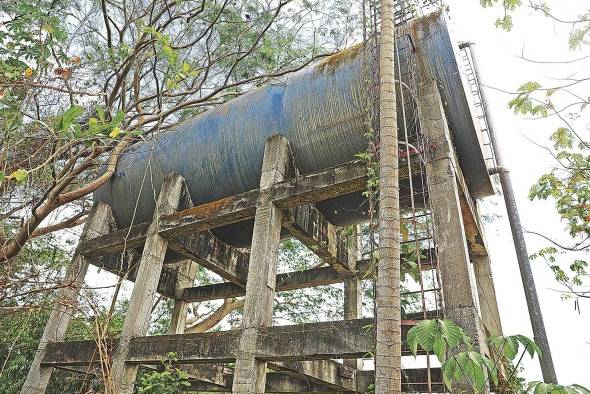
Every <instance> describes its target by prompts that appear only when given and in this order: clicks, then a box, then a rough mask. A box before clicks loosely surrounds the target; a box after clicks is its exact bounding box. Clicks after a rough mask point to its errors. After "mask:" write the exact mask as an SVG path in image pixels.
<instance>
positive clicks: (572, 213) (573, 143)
mask: <svg viewBox="0 0 590 394" xmlns="http://www.w3.org/2000/svg"><path fill="white" fill-rule="evenodd" d="M481 4H482V6H484V7H490V6H495V5H498V6H500V7H502V9H503V11H504V18H506V23H505V24H504V22H502V21H500V22H498V23H497V24H498V25H500V26H501V27H503V28H505V29H506V30H510V27H511V26H512V18H511V14H513V13H514V11H516V10H517V9H518V8H519V7H527V8H529V9H531V10H533V11H534V12H537V13H540V14H541V15H543V16H544V17H546V19H547V21H548V22H553V23H555V24H557V25H560V26H566V27H568V28H569V29H570V34H569V37H568V42H567V45H568V46H569V49H570V50H571V51H575V52H578V51H584V52H585V53H584V56H582V57H577V58H575V59H574V60H573V61H571V60H564V61H563V62H560V61H558V60H552V61H549V62H547V64H559V63H563V64H564V65H565V64H577V62H579V61H583V60H584V59H587V57H588V56H587V51H588V48H589V44H590V43H589V41H588V33H590V9H588V11H586V12H583V13H582V14H580V15H576V14H573V15H572V12H569V15H567V14H568V11H569V10H568V9H567V7H555V8H556V9H555V10H554V9H551V8H550V7H549V6H548V5H547V4H546V3H544V2H541V1H529V2H527V3H524V4H520V1H516V0H515V1H502V2H500V1H496V0H481ZM564 14H565V15H567V16H565V15H564ZM508 19H509V22H508ZM523 59H524V60H525V61H533V60H529V59H527V58H526V57H524V55H523ZM535 62H536V63H544V61H543V60H540V61H535ZM573 75H575V76H570V77H566V78H561V76H559V77H558V78H551V77H550V78H549V80H550V81H551V83H552V86H549V87H546V86H543V85H542V84H541V83H539V82H536V81H529V82H526V83H523V84H522V85H521V86H520V87H519V88H518V89H517V91H516V93H515V97H514V98H513V99H512V100H510V102H509V103H508V106H509V108H511V109H512V110H513V111H514V113H515V114H520V115H523V116H528V117H529V118H530V119H531V120H537V119H547V120H554V121H555V122H557V123H558V126H557V127H556V128H555V130H554V131H553V133H551V135H550V138H549V144H550V145H549V146H544V147H543V148H544V149H545V150H546V151H547V152H548V153H549V154H550V155H552V156H553V158H554V159H555V166H554V168H553V169H552V170H551V171H548V172H547V173H545V174H543V175H542V176H541V177H540V178H539V179H538V180H537V181H536V182H535V184H533V186H532V187H531V189H530V192H529V198H530V199H531V200H551V201H553V202H554V204H555V208H556V211H557V213H558V214H559V216H560V218H561V220H562V222H563V223H564V225H565V229H566V231H567V234H568V235H569V237H570V239H571V240H569V241H565V242H563V241H561V240H559V241H558V240H555V239H553V238H550V237H547V236H545V235H543V234H538V233H535V232H533V231H531V232H533V233H535V234H537V235H539V236H541V237H543V238H545V239H546V240H547V241H549V242H550V245H548V246H547V247H544V248H542V249H540V250H539V251H538V252H537V253H535V254H533V255H532V256H531V258H532V259H539V260H543V261H545V263H546V264H547V265H548V266H549V268H550V269H551V270H552V272H553V274H554V276H555V278H556V280H557V281H558V282H559V283H560V284H562V285H563V286H564V291H563V293H562V294H563V297H564V298H566V299H567V298H573V299H574V301H575V305H576V307H577V306H578V302H579V300H580V299H585V298H590V287H589V286H590V275H589V273H588V262H587V261H586V259H585V255H584V254H585V252H586V251H587V249H588V248H589V247H590V243H589V240H590V141H589V140H588V135H587V130H585V129H584V126H585V125H584V121H580V120H582V119H583V117H584V116H587V115H588V112H587V111H588V104H590V94H588V91H589V88H588V83H589V82H590V78H588V75H587V67H585V68H581V69H580V71H579V72H577V73H574V74H573ZM570 256H571V257H570ZM566 258H567V259H569V261H567V260H566V262H565V263H564V262H563V260H565V259H566Z"/></svg>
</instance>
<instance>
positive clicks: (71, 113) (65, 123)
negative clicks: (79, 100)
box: [59, 105, 84, 132]
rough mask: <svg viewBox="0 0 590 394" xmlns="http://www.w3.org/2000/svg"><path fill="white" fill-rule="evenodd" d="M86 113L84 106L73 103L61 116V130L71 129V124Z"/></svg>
mask: <svg viewBox="0 0 590 394" xmlns="http://www.w3.org/2000/svg"><path fill="white" fill-rule="evenodd" d="M83 113H84V107H82V106H80V105H73V106H71V107H70V108H69V109H68V110H67V111H66V112H64V114H63V115H62V116H61V122H60V126H59V130H60V131H61V132H66V131H68V130H70V126H71V125H72V124H73V123H74V122H75V121H76V120H77V119H78V118H79V117H80V116H82V114H83Z"/></svg>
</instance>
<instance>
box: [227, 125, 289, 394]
mask: <svg viewBox="0 0 590 394" xmlns="http://www.w3.org/2000/svg"><path fill="white" fill-rule="evenodd" d="M289 158H290V155H289V143H288V141H287V139H286V138H284V137H282V136H279V135H273V136H271V137H269V138H268V140H267V142H266V148H265V150H264V160H263V162H262V176H261V177H260V194H259V196H258V201H257V204H256V216H255V218H254V233H253V237H252V247H251V249H250V262H249V265H248V279H247V281H246V299H245V304H244V317H243V321H242V336H241V338H240V344H239V349H238V352H237V356H236V367H235V372H234V381H233V387H232V392H233V393H243V394H251V393H264V387H265V383H266V362H264V361H261V360H258V359H256V356H255V354H256V349H257V345H256V341H257V337H258V331H259V328H261V327H268V326H271V325H272V306H273V300H274V295H275V285H276V271H277V261H278V247H279V242H280V236H281V220H282V217H281V212H280V210H279V209H278V208H277V207H276V206H275V205H274V204H273V202H272V193H271V192H272V187H273V185H274V184H275V183H276V182H279V181H281V180H283V179H285V178H286V175H287V171H288V168H289Z"/></svg>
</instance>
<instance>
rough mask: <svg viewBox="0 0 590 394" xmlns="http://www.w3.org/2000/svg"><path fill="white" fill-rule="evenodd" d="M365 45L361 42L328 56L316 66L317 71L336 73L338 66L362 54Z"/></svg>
mask: <svg viewBox="0 0 590 394" xmlns="http://www.w3.org/2000/svg"><path fill="white" fill-rule="evenodd" d="M363 48H364V43H362V42H359V43H358V44H355V45H353V46H351V47H350V48H346V49H343V50H341V51H339V52H336V53H335V54H333V55H330V56H326V57H325V58H323V59H322V60H320V62H319V63H318V64H317V65H316V70H317V71H319V72H326V71H328V72H334V71H335V70H336V68H338V66H339V65H340V64H342V63H344V62H346V61H349V60H352V59H354V58H356V57H357V55H358V54H359V53H361V52H362V50H363Z"/></svg>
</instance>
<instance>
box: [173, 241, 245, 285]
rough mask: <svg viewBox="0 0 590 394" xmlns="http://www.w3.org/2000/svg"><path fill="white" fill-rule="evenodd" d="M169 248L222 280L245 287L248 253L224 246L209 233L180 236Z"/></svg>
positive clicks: (223, 243) (230, 246)
mask: <svg viewBox="0 0 590 394" xmlns="http://www.w3.org/2000/svg"><path fill="white" fill-rule="evenodd" d="M169 248H170V249H172V250H174V251H175V252H177V253H179V254H180V255H181V256H183V257H184V258H187V259H190V260H193V261H196V262H197V263H199V264H200V265H202V266H203V267H205V268H207V269H209V270H211V271H213V272H215V273H216V274H218V275H219V276H221V277H222V278H223V279H225V280H228V281H230V282H233V283H236V284H238V285H242V286H243V287H245V284H246V275H247V272H248V259H249V258H250V255H249V253H248V252H247V251H245V250H243V249H239V248H236V247H235V246H232V245H229V244H226V243H225V242H223V241H221V240H220V239H219V238H217V237H216V236H215V235H213V234H212V233H210V232H209V231H203V232H200V233H197V234H187V235H182V236H180V237H178V238H175V239H173V240H171V241H170V244H169Z"/></svg>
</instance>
